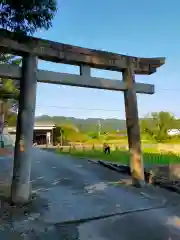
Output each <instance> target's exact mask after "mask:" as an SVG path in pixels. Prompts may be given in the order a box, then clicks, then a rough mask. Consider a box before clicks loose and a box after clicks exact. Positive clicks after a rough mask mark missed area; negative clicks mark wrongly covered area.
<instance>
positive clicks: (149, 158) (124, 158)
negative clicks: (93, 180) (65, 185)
mask: <svg viewBox="0 0 180 240" xmlns="http://www.w3.org/2000/svg"><path fill="white" fill-rule="evenodd" d="M57 151H58V153H61V154H70V155H72V156H77V157H85V158H91V159H99V160H105V161H111V162H117V163H122V164H128V162H129V157H130V156H129V152H128V151H125V150H116V151H113V152H111V154H110V155H105V154H104V153H103V152H102V151H101V150H88V151H82V150H75V149H71V151H67V152H63V151H60V150H57ZM143 159H144V163H145V164H169V163H180V154H175V153H163V152H162V153H160V152H157V151H156V149H146V150H144V151H143Z"/></svg>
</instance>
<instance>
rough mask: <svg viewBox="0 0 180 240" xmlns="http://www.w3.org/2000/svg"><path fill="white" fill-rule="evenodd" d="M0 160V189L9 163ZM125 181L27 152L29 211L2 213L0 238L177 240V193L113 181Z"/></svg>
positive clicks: (82, 163)
mask: <svg viewBox="0 0 180 240" xmlns="http://www.w3.org/2000/svg"><path fill="white" fill-rule="evenodd" d="M0 161H1V168H0V169H1V172H2V174H0V181H1V185H3V183H4V185H8V183H10V178H11V176H10V173H11V171H10V170H11V169H12V166H11V164H12V159H11V157H9V158H7V157H6V158H0ZM126 177H127V176H125V175H121V174H119V173H116V172H114V171H111V170H109V169H107V168H104V167H103V166H100V165H97V164H93V163H90V162H88V161H86V160H84V159H75V158H73V157H68V156H67V155H66V156H64V155H62V156H60V155H56V154H55V153H52V152H47V151H45V150H40V149H37V148H33V150H32V175H31V183H32V191H33V193H34V194H35V195H36V198H35V199H34V200H33V201H34V206H35V207H34V208H32V209H31V211H30V212H29V213H27V214H25V215H23V216H21V215H17V214H16V215H13V214H11V215H10V216H8V217H4V216H3V215H2V218H1V222H0V226H1V227H0V239H12V238H13V239H51V238H53V239H60V240H61V239H69V240H75V239H80V240H86V239H95V240H111V239H112V240H119V239H122V240H131V239H146V240H149V239H150V240H155V239H156V240H166V239H167V240H171V239H172V240H174V239H180V206H179V203H180V195H178V194H176V193H172V192H169V191H168V190H165V189H160V188H155V187H152V186H150V187H147V188H143V189H136V188H133V187H131V186H128V185H121V184H120V183H117V181H118V180H120V179H123V178H124V179H125V178H126ZM4 215H7V212H6V213H4Z"/></svg>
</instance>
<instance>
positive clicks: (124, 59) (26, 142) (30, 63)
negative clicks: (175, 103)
mask: <svg viewBox="0 0 180 240" xmlns="http://www.w3.org/2000/svg"><path fill="white" fill-rule="evenodd" d="M0 52H3V53H9V54H16V55H20V56H22V57H23V60H22V68H20V67H15V66H12V65H0V77H8V78H11V79H19V80H20V99H19V113H18V120H17V134H16V143H15V153H14V170H13V179H12V187H11V198H12V201H13V202H14V203H17V202H26V201H28V200H29V197H30V172H31V170H30V169H31V148H32V139H33V125H34V114H35V105H36V86H37V81H39V82H44V83H54V84H62V85H70V86H78V87H86V88H97V89H106V90H114V91H123V92H124V101H125V111H126V124H127V133H128V143H129V150H130V153H131V157H130V158H131V159H130V163H131V164H130V166H131V172H132V177H133V181H134V183H138V184H140V185H143V184H144V166H143V159H142V154H141V139H140V128H139V119H138V106H137V97H136V93H143V94H153V93H154V85H150V84H143V83H136V82H135V74H141V75H150V74H153V73H155V72H156V69H157V68H159V67H160V66H162V65H163V64H164V63H165V58H138V57H132V56H126V55H120V54H115V53H110V52H105V51H99V50H93V49H87V48H81V47H76V46H72V45H67V44H62V43H57V42H53V41H49V40H43V39H39V38H34V37H24V36H23V37H22V36H21V35H18V34H15V33H11V32H8V31H5V30H0ZM38 58H39V59H42V60H46V61H51V62H56V63H65V64H71V65H76V66H79V67H80V74H79V75H74V74H66V73H56V72H51V71H44V70H39V69H37V63H38ZM91 68H97V69H107V70H112V71H119V72H122V75H123V80H122V81H120V80H108V79H104V78H95V77H91ZM21 144H23V146H24V151H21V150H22V149H21V146H22V145H21Z"/></svg>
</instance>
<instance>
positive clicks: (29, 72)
mask: <svg viewBox="0 0 180 240" xmlns="http://www.w3.org/2000/svg"><path fill="white" fill-rule="evenodd" d="M37 63H38V59H37V57H36V56H33V55H29V54H28V55H26V56H24V57H23V61H22V75H21V76H22V78H21V80H20V97H19V112H18V118H17V130H16V142H15V151H14V167H13V178H12V185H11V201H12V203H14V204H23V203H26V202H28V201H29V199H30V193H31V190H30V189H31V186H30V185H31V184H30V174H31V151H32V142H33V128H34V117H35V105H36V88H37Z"/></svg>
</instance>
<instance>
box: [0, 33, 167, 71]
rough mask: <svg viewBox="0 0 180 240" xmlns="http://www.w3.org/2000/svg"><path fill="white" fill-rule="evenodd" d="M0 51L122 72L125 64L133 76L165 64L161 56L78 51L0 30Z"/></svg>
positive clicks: (74, 47) (84, 49)
mask: <svg viewBox="0 0 180 240" xmlns="http://www.w3.org/2000/svg"><path fill="white" fill-rule="evenodd" d="M0 51H1V52H5V53H12V54H17V55H22V56H23V55H24V54H26V53H31V54H34V55H36V56H38V57H39V58H40V59H42V60H46V61H52V62H56V63H65V64H72V65H77V66H79V65H87V66H90V67H94V68H98V69H108V70H114V71H123V70H124V69H126V68H127V67H128V66H129V64H132V65H133V68H134V72H135V73H136V74H144V75H149V74H152V73H154V72H156V69H157V68H159V67H161V66H162V65H163V64H164V63H165V58H164V57H157V58H140V57H133V56H127V55H121V54H116V53H111V52H106V51H100V50H94V49H88V48H82V47H77V46H72V45H68V44H63V43H58V42H54V41H49V40H44V39H40V38H35V37H29V36H26V37H24V36H23V37H22V36H20V35H18V34H15V33H12V32H9V31H6V30H3V29H0Z"/></svg>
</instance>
